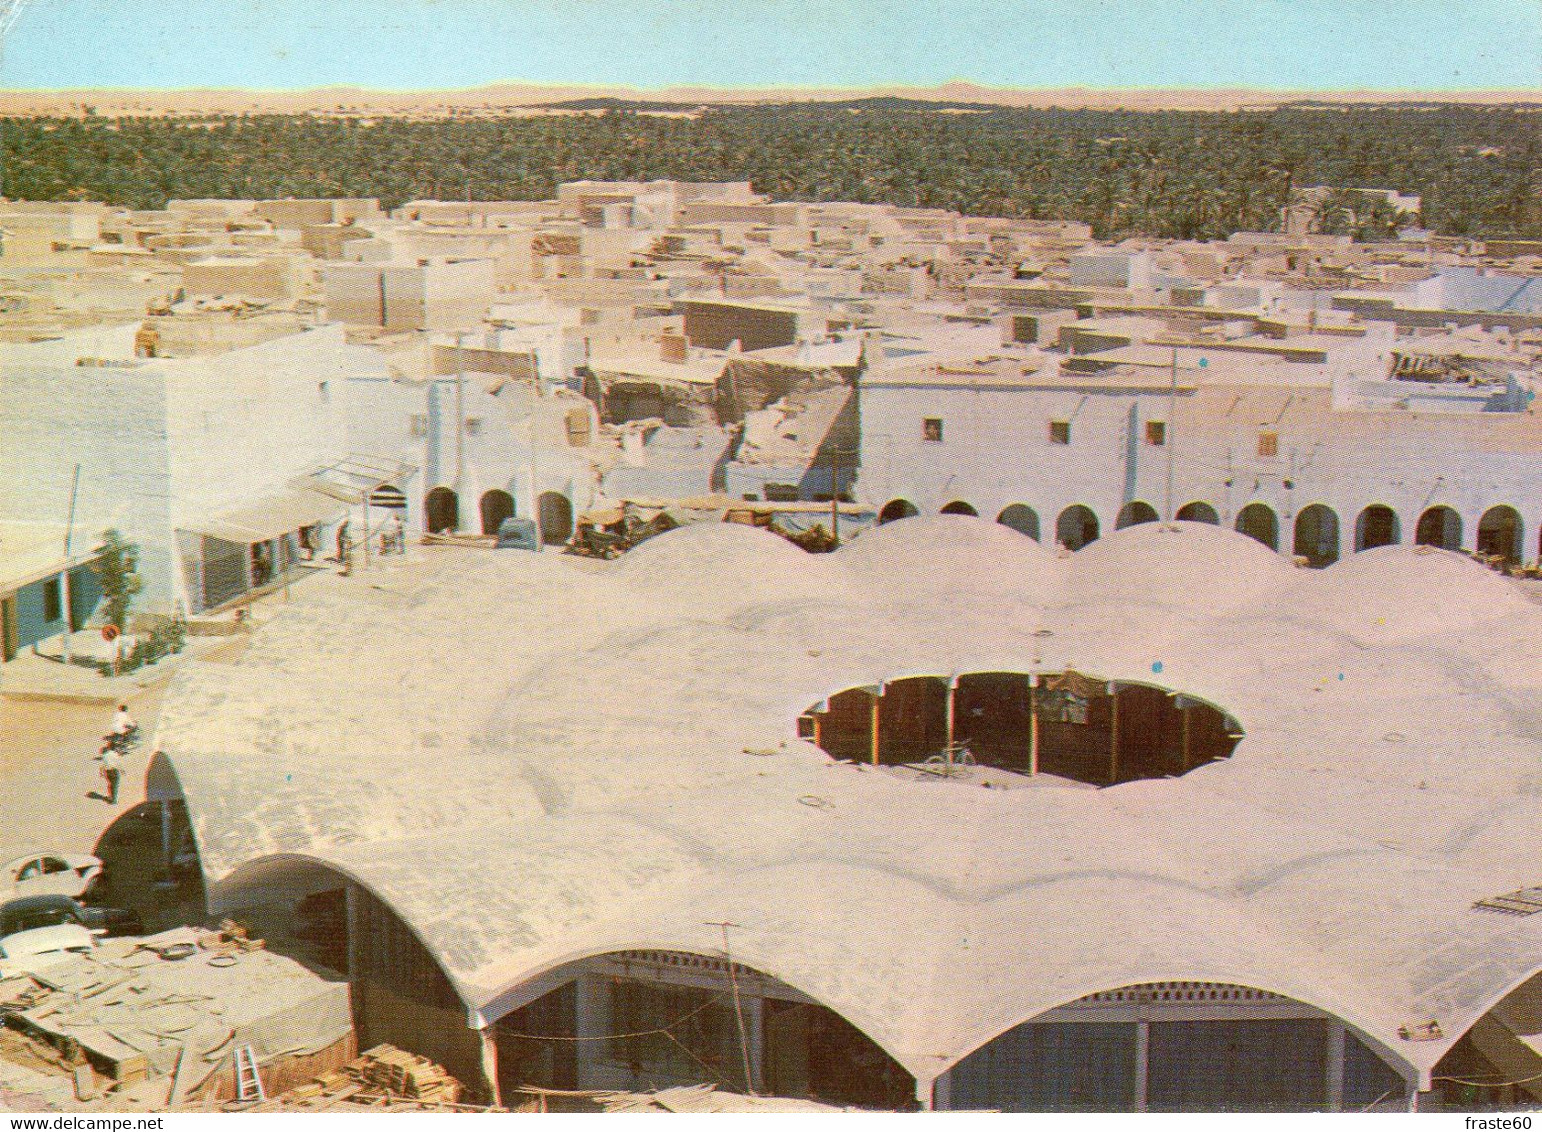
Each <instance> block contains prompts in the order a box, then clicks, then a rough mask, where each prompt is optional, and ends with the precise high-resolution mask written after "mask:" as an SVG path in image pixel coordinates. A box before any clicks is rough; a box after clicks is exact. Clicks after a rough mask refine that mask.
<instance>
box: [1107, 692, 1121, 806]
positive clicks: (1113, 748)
mask: <svg viewBox="0 0 1542 1132" xmlns="http://www.w3.org/2000/svg"><path fill="white" fill-rule="evenodd" d="M1108 698H1109V704H1108V713H1109V731H1110V734H1109V739H1108V784H1109V785H1110V786H1112V785H1113V784H1114V783H1116V782H1118V781H1119V685H1118V684H1114V683H1110V684H1109V685H1108Z"/></svg>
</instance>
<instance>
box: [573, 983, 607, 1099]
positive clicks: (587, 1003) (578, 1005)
mask: <svg viewBox="0 0 1542 1132" xmlns="http://www.w3.org/2000/svg"><path fill="white" fill-rule="evenodd" d="M574 984H575V985H574V988H573V991H574V999H575V1004H574V1010H573V1034H574V1036H575V1037H577V1038H579V1039H580V1040H579V1041H577V1042H574V1043H573V1044H574V1045H576V1046H577V1047H578V1057H577V1061H578V1073H577V1076H578V1087H579V1088H580V1089H591V1088H596V1087H599V1088H606V1087H609V1085H610V1083H609V1082H607V1081H602V1080H599V1078H600V1077H601V1076H602V1074H601V1073H599V1072H598V1064H597V1063H599V1062H600V1061H602V1060H604V1058H605V1057H606V1055H607V1053H608V1051H607V1050H606V1049H605V1043H604V1042H603V1041H584V1040H582V1039H585V1038H590V1039H592V1038H596V1037H598V1036H599V1035H601V1034H604V1033H606V1032H607V1031H606V1027H607V1026H608V1025H609V1022H610V1003H609V1001H608V999H607V996H606V993H605V991H606V988H605V981H604V980H603V979H600V978H597V977H595V976H593V975H588V974H583V975H579V976H578V978H577V979H575V980H574ZM596 1082H598V1084H596Z"/></svg>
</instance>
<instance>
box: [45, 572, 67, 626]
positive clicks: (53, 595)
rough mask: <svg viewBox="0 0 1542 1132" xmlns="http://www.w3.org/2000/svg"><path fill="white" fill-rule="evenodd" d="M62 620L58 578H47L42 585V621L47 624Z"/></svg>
mask: <svg viewBox="0 0 1542 1132" xmlns="http://www.w3.org/2000/svg"><path fill="white" fill-rule="evenodd" d="M63 618H64V600H63V595H62V593H61V590H60V586H59V579H58V578H49V579H48V581H46V582H44V583H43V620H44V621H47V622H50V623H52V622H54V621H61V620H63Z"/></svg>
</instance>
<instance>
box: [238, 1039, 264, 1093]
mask: <svg viewBox="0 0 1542 1132" xmlns="http://www.w3.org/2000/svg"><path fill="white" fill-rule="evenodd" d="M236 1099H237V1100H242V1101H265V1100H267V1099H268V1094H267V1091H266V1090H264V1089H263V1087H262V1075H261V1074H260V1073H258V1072H257V1054H256V1052H255V1051H253V1049H252V1047H251V1045H250V1044H247V1045H243V1046H237V1047H236Z"/></svg>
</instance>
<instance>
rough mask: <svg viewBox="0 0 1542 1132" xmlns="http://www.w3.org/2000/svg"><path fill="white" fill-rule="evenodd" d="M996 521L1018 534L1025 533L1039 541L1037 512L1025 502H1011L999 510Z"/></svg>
mask: <svg viewBox="0 0 1542 1132" xmlns="http://www.w3.org/2000/svg"><path fill="white" fill-rule="evenodd" d="M996 522H998V523H1000V524H1001V525H1002V526H1003V527H1011V528H1012V529H1013V530H1014V531H1016V532H1017V533H1018V534H1022V535H1027V536H1028V537H1029V538H1031V539H1033V541H1034V542H1038V541H1039V513H1038V512H1037V511H1035V510H1034V509H1033V508H1032V507H1029V506H1028V505H1027V504H1026V503H1013V504H1011V505H1010V506H1008V507H1004V508H1002V510H1001V514H999V515H997V516H996Z"/></svg>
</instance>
